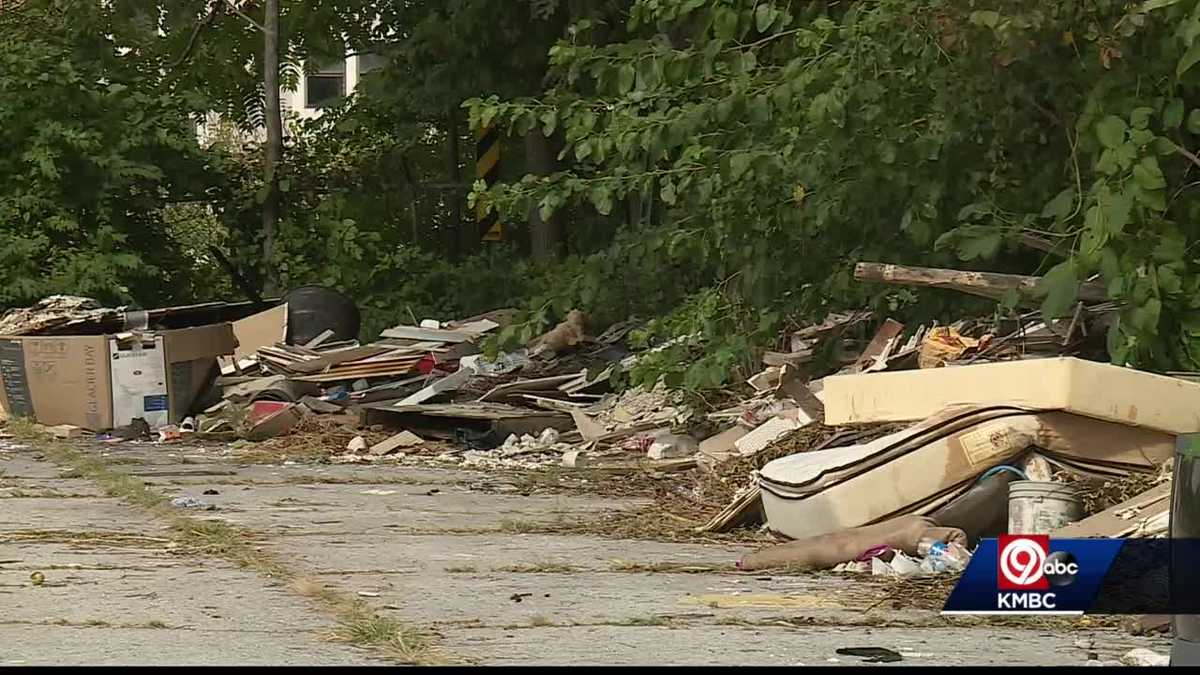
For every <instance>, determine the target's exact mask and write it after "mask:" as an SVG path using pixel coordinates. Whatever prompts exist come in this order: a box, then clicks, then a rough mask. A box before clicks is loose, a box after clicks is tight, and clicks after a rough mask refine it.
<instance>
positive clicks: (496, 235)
mask: <svg viewBox="0 0 1200 675" xmlns="http://www.w3.org/2000/svg"><path fill="white" fill-rule="evenodd" d="M499 175H500V132H499V131H498V130H497V129H496V127H494V126H490V127H484V128H482V129H480V130H479V131H478V133H477V134H476V139H475V176H476V177H477V178H479V180H482V181H483V182H484V183H485V184H487V186H488V187H491V186H492V185H493V184H495V182H496V179H497V178H498V177H499ZM475 220H476V221H477V222H478V223H479V231H480V232H482V233H483V240H484V241H500V240H501V239H503V238H504V225H503V223H501V222H500V217H499V216H498V215H497V214H496V212H495V211H491V212H488V211H487V210H486V209H485V208H484V204H483V202H482V201H479V202H477V203H476V205H475Z"/></svg>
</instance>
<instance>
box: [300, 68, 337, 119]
mask: <svg viewBox="0 0 1200 675" xmlns="http://www.w3.org/2000/svg"><path fill="white" fill-rule="evenodd" d="M304 93H305V100H304V107H306V108H324V107H327V106H330V105H333V104H334V103H337V101H338V99H340V98H342V97H343V96H345V95H346V60H345V59H342V60H340V61H338V62H337V63H331V64H327V65H320V66H318V67H317V68H316V70H315V71H314V72H312V73H309V74H307V75H305V76H304Z"/></svg>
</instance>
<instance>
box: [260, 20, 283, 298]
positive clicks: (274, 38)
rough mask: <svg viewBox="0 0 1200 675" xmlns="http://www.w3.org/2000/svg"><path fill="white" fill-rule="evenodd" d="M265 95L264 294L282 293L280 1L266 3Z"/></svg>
mask: <svg viewBox="0 0 1200 675" xmlns="http://www.w3.org/2000/svg"><path fill="white" fill-rule="evenodd" d="M263 28H264V29H265V30H264V35H263V96H264V99H265V106H266V111H265V112H266V117H267V148H266V162H265V166H264V169H265V172H264V173H265V179H266V186H267V194H266V199H265V200H264V201H263V210H262V235H263V243H262V256H263V268H264V270H265V274H264V277H263V294H264V295H266V296H267V297H276V296H277V295H278V293H279V276H278V270H279V266H278V265H277V261H276V259H275V237H276V235H277V233H278V230H279V169H280V167H281V166H282V165H283V116H282V114H281V113H280V110H279V0H266V12H265V16H264V17H263Z"/></svg>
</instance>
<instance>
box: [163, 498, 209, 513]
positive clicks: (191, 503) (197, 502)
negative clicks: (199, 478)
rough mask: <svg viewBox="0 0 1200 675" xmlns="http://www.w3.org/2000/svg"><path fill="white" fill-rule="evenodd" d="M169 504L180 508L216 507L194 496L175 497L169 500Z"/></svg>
mask: <svg viewBox="0 0 1200 675" xmlns="http://www.w3.org/2000/svg"><path fill="white" fill-rule="evenodd" d="M171 506H175V507H178V508H181V509H204V510H205V511H215V510H216V508H217V507H216V506H214V505H212V504H209V503H208V502H206V501H204V500H202V499H196V498H195V497H176V498H175V499H172V500H171Z"/></svg>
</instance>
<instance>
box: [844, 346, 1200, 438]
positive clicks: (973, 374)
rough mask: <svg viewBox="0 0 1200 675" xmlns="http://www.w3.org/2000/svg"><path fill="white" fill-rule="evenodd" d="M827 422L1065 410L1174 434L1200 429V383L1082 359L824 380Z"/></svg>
mask: <svg viewBox="0 0 1200 675" xmlns="http://www.w3.org/2000/svg"><path fill="white" fill-rule="evenodd" d="M821 396H822V401H823V402H824V404H825V424H828V425H831V426H835V425H839V424H851V423H860V422H902V421H911V420H920V419H924V418H926V417H928V416H930V415H932V414H934V413H936V412H938V411H939V410H942V409H944V408H946V407H947V406H951V405H976V406H978V405H997V404H1005V405H1012V406H1016V407H1021V408H1027V409H1033V410H1063V411H1066V412H1071V413H1075V414H1078V415H1083V416H1085V417H1091V418H1095V419H1100V420H1105V421H1109V422H1117V423H1120V424H1125V425H1130V426H1139V427H1147V428H1150V429H1154V430H1157V431H1161V432H1165V433H1170V434H1185V433H1196V432H1200V384H1195V383H1192V382H1187V381H1184V380H1181V379H1177V378H1173V377H1167V376H1164V375H1155V374H1153V373H1147V372H1143V371H1140V370H1134V369H1132V368H1122V367H1120V366H1114V365H1111V364H1107V363H1096V362H1093V361H1084V360H1082V359H1076V358H1066V357H1064V358H1053V359H1029V360H1025V361H1007V362H1003V363H985V364H980V365H968V366H952V367H948V368H931V369H925V370H908V371H898V372H892V373H871V374H866V375H836V376H831V377H826V378H824V388H823V390H822V392H821Z"/></svg>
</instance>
